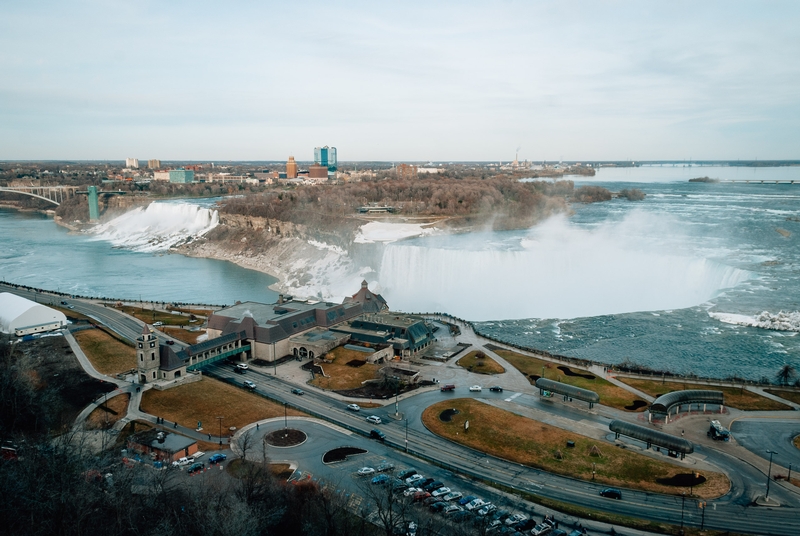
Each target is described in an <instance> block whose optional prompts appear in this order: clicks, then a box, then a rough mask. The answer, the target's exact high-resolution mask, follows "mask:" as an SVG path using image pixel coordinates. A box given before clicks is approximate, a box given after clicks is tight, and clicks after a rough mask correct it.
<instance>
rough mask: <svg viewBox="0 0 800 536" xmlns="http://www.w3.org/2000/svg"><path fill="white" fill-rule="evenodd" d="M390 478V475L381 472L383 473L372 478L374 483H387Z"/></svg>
mask: <svg viewBox="0 0 800 536" xmlns="http://www.w3.org/2000/svg"><path fill="white" fill-rule="evenodd" d="M389 480H390V478H389V475H384V474H381V475H378V476H375V477H373V478H372V483H373V484H386V483H388V482H389Z"/></svg>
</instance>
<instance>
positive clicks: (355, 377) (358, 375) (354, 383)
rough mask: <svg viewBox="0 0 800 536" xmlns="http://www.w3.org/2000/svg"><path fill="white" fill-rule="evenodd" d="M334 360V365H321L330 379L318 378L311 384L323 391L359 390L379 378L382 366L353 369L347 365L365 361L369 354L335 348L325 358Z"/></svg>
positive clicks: (366, 365) (365, 366)
mask: <svg viewBox="0 0 800 536" xmlns="http://www.w3.org/2000/svg"><path fill="white" fill-rule="evenodd" d="M325 358H326V359H329V360H332V361H333V362H332V363H320V366H322V370H324V371H325V375H326V376H329V377H322V376H317V377H316V378H314V381H312V382H311V383H312V384H313V385H316V386H317V387H320V388H322V389H332V390H334V391H340V390H345V389H358V388H359V387H361V386H362V384H363V382H364V381H366V380H374V379H375V378H376V377H377V374H378V370H379V369H380V365H372V364H370V363H365V364H363V365H361V366H358V367H353V366H350V365H348V364H347V363H349V362H351V361H364V360H366V358H367V354H365V353H364V352H359V351H357V350H349V349H347V348H344V347H342V346H340V347H338V348H334V349H333V350H332V351H330V352H328V354H327V355H326V356H325Z"/></svg>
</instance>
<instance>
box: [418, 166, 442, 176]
mask: <svg viewBox="0 0 800 536" xmlns="http://www.w3.org/2000/svg"><path fill="white" fill-rule="evenodd" d="M442 171H444V168H436V167H421V168H417V173H418V174H420V175H421V174H423V173H428V174H435V173H441V172H442Z"/></svg>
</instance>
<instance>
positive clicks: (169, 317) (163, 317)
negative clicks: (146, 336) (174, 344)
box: [114, 305, 203, 326]
mask: <svg viewBox="0 0 800 536" xmlns="http://www.w3.org/2000/svg"><path fill="white" fill-rule="evenodd" d="M114 308H115V309H116V310H118V311H122V312H123V313H125V314H129V315H131V316H132V317H134V318H137V319H139V320H141V321H142V322H147V323H148V324H155V323H156V322H162V323H163V324H164V325H165V326H193V325H202V324H203V321H202V320H200V319H198V320H196V321H195V322H190V318H189V316H187V315H180V314H172V313H169V312H165V311H159V310H155V311H154V310H152V309H147V308H141V307H132V306H130V305H124V306H122V307H114Z"/></svg>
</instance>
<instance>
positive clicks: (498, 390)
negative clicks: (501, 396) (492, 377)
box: [489, 385, 503, 393]
mask: <svg viewBox="0 0 800 536" xmlns="http://www.w3.org/2000/svg"><path fill="white" fill-rule="evenodd" d="M489 390H490V391H493V392H495V393H502V392H503V388H502V387H500V386H499V385H492V386H491V387H489Z"/></svg>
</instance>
